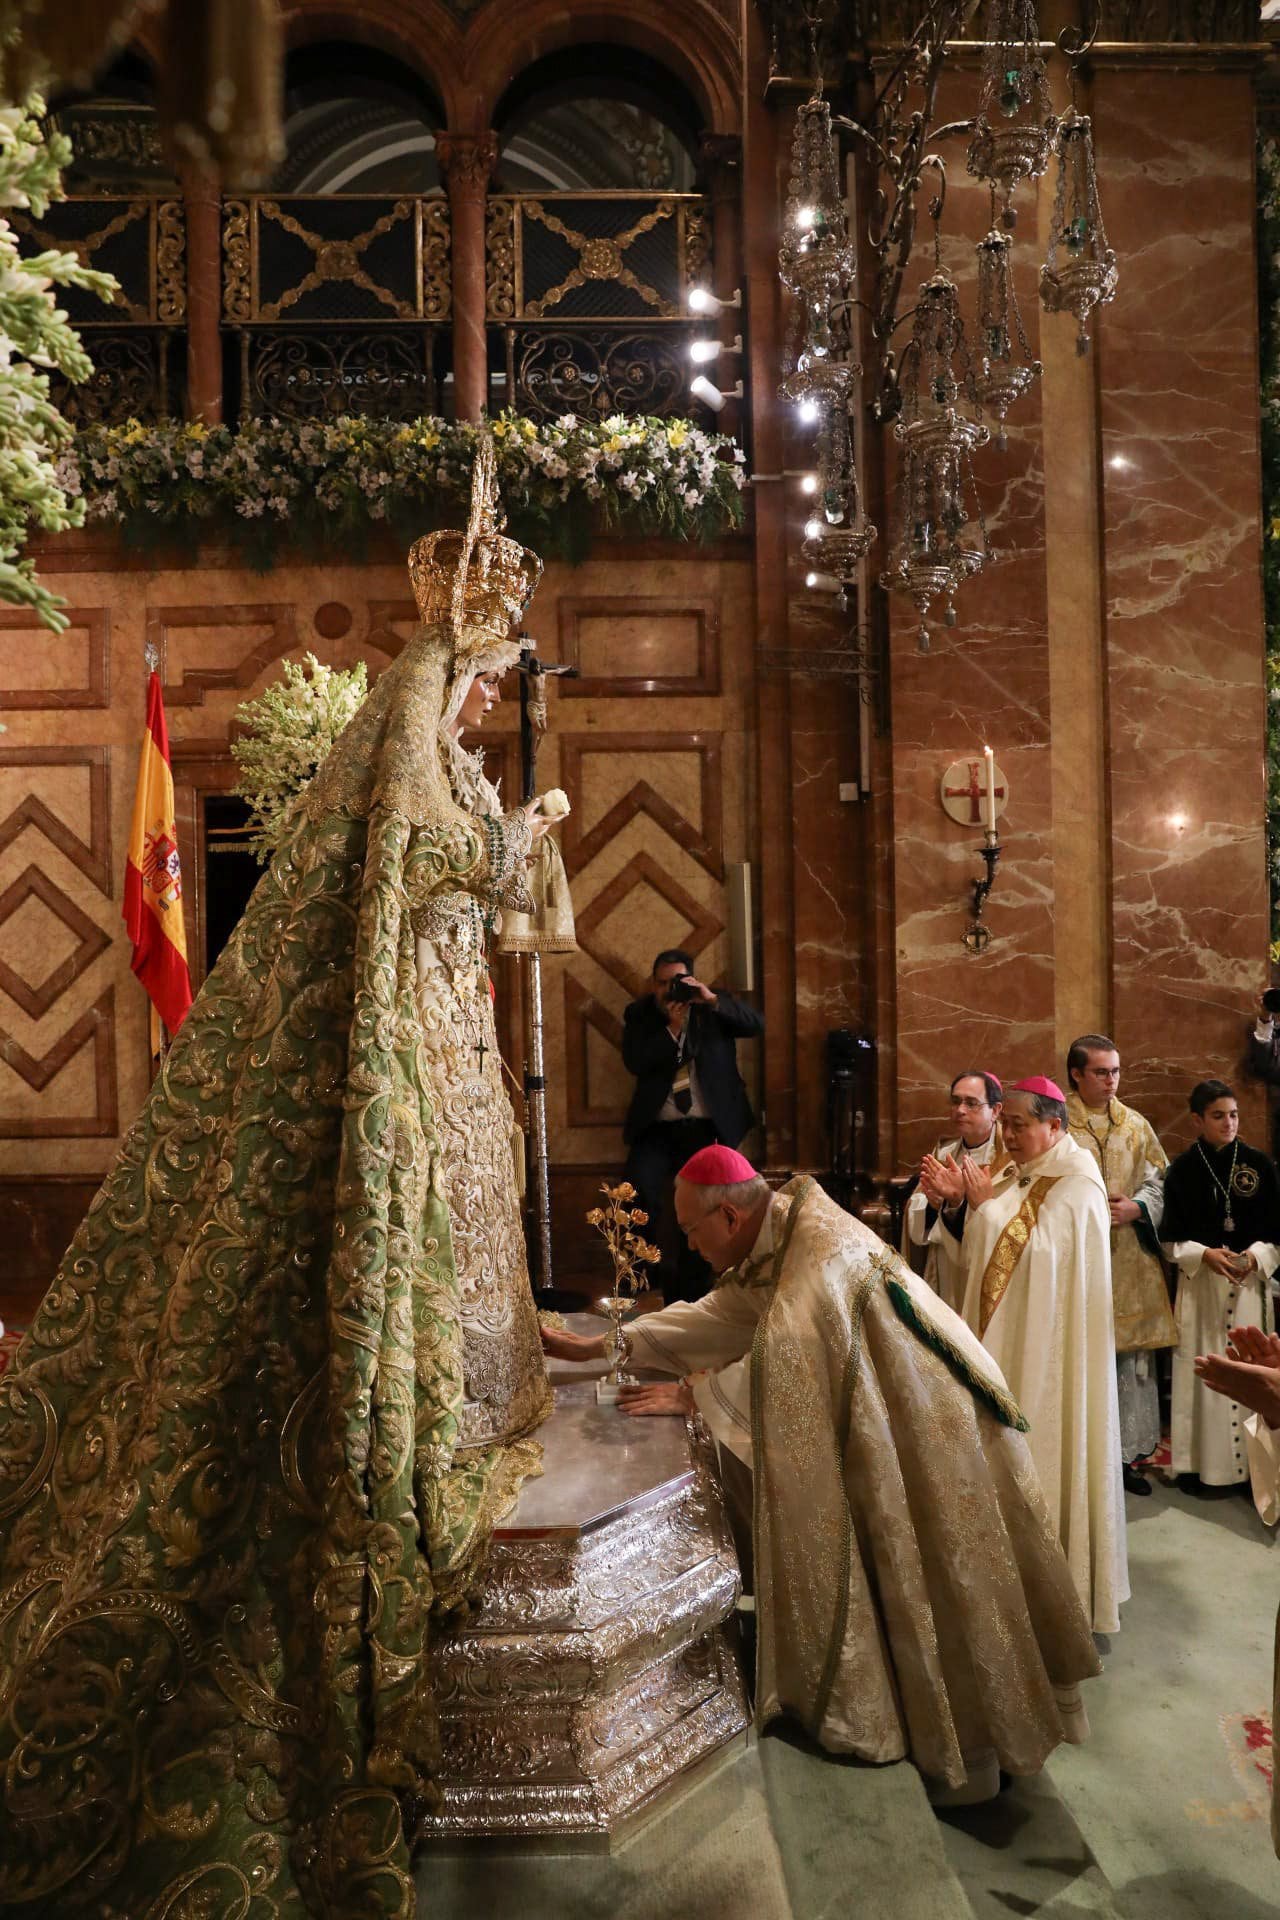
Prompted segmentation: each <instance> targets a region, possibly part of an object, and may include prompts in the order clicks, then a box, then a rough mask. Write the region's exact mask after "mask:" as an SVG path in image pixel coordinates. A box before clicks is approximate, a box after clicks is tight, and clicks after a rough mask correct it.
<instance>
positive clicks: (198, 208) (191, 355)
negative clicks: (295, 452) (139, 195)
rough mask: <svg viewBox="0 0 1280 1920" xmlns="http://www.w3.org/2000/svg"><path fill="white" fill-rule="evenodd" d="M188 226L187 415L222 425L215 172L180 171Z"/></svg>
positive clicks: (206, 169)
mask: <svg viewBox="0 0 1280 1920" xmlns="http://www.w3.org/2000/svg"><path fill="white" fill-rule="evenodd" d="M182 200H183V206H184V208H185V211H186V222H187V414H188V417H189V418H190V419H192V420H203V421H204V423H205V425H206V426H207V427H216V426H218V425H219V424H220V423H221V420H222V333H221V319H222V195H221V190H220V187H219V183H218V176H217V173H216V171H215V170H214V169H213V168H211V167H207V166H200V165H198V164H197V163H196V162H194V161H191V162H188V163H187V164H186V165H185V166H184V167H183V169H182Z"/></svg>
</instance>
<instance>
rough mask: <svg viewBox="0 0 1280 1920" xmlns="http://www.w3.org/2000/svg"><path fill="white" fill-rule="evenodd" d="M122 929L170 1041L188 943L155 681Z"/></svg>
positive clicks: (186, 988)
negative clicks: (123, 926) (183, 923)
mask: <svg viewBox="0 0 1280 1920" xmlns="http://www.w3.org/2000/svg"><path fill="white" fill-rule="evenodd" d="M124 923H125V926H126V927H127V928H128V930H129V938H130V939H131V940H132V942H133V962H132V965H133V970H134V972H135V973H136V974H137V976H138V978H139V980H141V982H142V984H143V986H144V987H145V988H146V990H147V992H148V993H149V994H150V996H151V1000H152V1004H153V1005H154V1007H155V1009H156V1012H157V1013H158V1014H159V1016H160V1018H161V1020H162V1021H163V1022H164V1025H165V1026H166V1027H167V1028H168V1030H169V1032H170V1034H174V1033H176V1032H177V1031H178V1028H179V1027H180V1026H181V1025H182V1022H183V1021H184V1020H185V1019H186V1016H187V1010H188V1008H189V1007H190V1005H191V975H190V972H189V971H188V968H187V936H186V933H185V931H184V929H183V925H182V868H181V865H180V864H179V861H178V836H177V826H176V822H175V819H174V807H173V774H172V773H171V771H170V768H169V731H168V728H167V727H166V726H165V723H164V701H163V699H162V698H161V694H160V676H159V674H157V673H153V674H152V675H151V678H150V680H149V681H148V682H147V731H146V733H145V734H144V735H143V739H142V760H141V763H140V764H139V767H138V792H137V795H136V797H135V799H134V803H133V825H132V827H131V828H130V830H129V858H128V861H127V862H126V864H125V870H124Z"/></svg>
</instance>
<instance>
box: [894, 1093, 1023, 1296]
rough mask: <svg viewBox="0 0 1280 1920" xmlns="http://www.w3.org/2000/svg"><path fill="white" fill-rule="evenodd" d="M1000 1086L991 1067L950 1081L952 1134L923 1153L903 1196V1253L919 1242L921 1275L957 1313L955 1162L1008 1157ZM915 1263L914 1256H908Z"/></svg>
mask: <svg viewBox="0 0 1280 1920" xmlns="http://www.w3.org/2000/svg"><path fill="white" fill-rule="evenodd" d="M1003 1092H1004V1090H1003V1088H1002V1087H1001V1085H1000V1082H999V1081H998V1080H997V1079H996V1076H995V1075H994V1073H978V1072H975V1073H959V1074H957V1075H956V1077H955V1079H954V1080H953V1081H952V1082H951V1118H952V1121H953V1123H954V1125H955V1129H956V1134H955V1138H954V1139H951V1140H942V1141H939V1143H938V1145H937V1146H936V1147H935V1148H934V1150H933V1152H932V1153H927V1154H926V1155H925V1157H924V1162H923V1164H922V1166H921V1168H920V1180H919V1184H918V1185H917V1187H916V1190H915V1192H914V1193H913V1194H912V1196H911V1198H910V1199H909V1200H908V1202H907V1211H906V1219H905V1223H904V1230H903V1248H902V1251H903V1253H904V1255H908V1257H909V1256H910V1250H911V1249H913V1248H921V1249H923V1252H924V1277H925V1279H926V1280H927V1281H928V1283H929V1285H930V1286H931V1287H932V1288H933V1290H934V1292H935V1293H936V1294H937V1295H938V1297H939V1298H940V1299H942V1300H945V1301H946V1303H947V1305H948V1306H949V1307H952V1308H954V1310H955V1311H956V1312H957V1313H958V1312H959V1311H960V1308H961V1306H962V1304H963V1302H964V1280H965V1272H964V1251H963V1248H962V1245H961V1238H962V1235H963V1232H964V1184H963V1182H962V1181H961V1179H960V1168H961V1167H962V1166H963V1164H964V1162H965V1161H966V1160H968V1159H973V1160H976V1161H977V1163H978V1165H979V1166H980V1167H990V1168H991V1171H992V1172H993V1173H996V1172H998V1171H999V1169H1000V1168H1001V1167H1002V1166H1005V1165H1007V1163H1008V1158H1009V1156H1008V1154H1007V1153H1006V1152H1005V1150H1004V1140H1003V1138H1002V1137H1001V1133H1000V1105H1001V1100H1002V1098H1003ZM911 1264H912V1265H913V1266H916V1267H917V1268H918V1266H919V1262H918V1260H913V1261H912V1262H911Z"/></svg>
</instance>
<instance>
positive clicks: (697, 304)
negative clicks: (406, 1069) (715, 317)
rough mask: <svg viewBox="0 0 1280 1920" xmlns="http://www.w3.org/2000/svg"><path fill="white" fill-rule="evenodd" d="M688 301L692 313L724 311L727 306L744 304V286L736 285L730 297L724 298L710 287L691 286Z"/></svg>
mask: <svg viewBox="0 0 1280 1920" xmlns="http://www.w3.org/2000/svg"><path fill="white" fill-rule="evenodd" d="M688 301H689V311H690V313H723V312H724V310H725V308H726V307H740V306H741V305H742V288H741V287H735V288H734V290H733V292H732V293H731V294H730V295H729V297H728V299H727V300H722V299H721V298H720V296H719V294H716V293H712V292H711V290H710V288H709V287H690V289H689V294H688Z"/></svg>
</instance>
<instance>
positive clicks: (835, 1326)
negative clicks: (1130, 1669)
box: [543, 1147, 1098, 1798]
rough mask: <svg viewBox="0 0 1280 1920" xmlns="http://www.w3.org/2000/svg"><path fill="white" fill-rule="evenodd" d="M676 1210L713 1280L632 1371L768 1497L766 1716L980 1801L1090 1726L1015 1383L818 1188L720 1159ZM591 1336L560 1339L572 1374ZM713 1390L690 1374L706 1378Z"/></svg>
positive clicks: (1073, 1632)
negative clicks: (695, 1412)
mask: <svg viewBox="0 0 1280 1920" xmlns="http://www.w3.org/2000/svg"><path fill="white" fill-rule="evenodd" d="M676 1212H677V1216H678V1218H679V1220H680V1224H681V1226H682V1228H683V1230H684V1232H685V1234H686V1235H687V1236H688V1239H689V1241H690V1243H691V1244H692V1245H694V1246H695V1247H696V1248H697V1249H698V1251H699V1252H700V1253H702V1254H703V1256H704V1257H705V1258H706V1259H707V1260H708V1261H709V1263H710V1264H711V1266H712V1267H713V1268H714V1270H715V1272H716V1273H717V1275H718V1276H719V1279H718V1282H717V1286H716V1288H715V1290H714V1292H712V1293H711V1294H710V1295H709V1296H708V1297H707V1298H705V1299H703V1300H699V1301H697V1302H694V1303H692V1304H687V1305H686V1304H683V1303H680V1304H677V1305H674V1306H671V1307H667V1308H665V1309H664V1310H663V1311H662V1312H660V1313H655V1314H649V1315H645V1316H643V1317H642V1318H641V1319H640V1320H638V1321H637V1322H636V1323H635V1324H634V1325H633V1326H632V1327H631V1329H630V1331H629V1340H630V1348H631V1356H630V1357H631V1363H632V1364H633V1365H636V1366H642V1367H647V1368H652V1369H655V1370H657V1371H659V1372H663V1373H668V1374H675V1375H688V1374H690V1373H692V1375H693V1377H692V1380H691V1381H690V1382H689V1385H688V1387H685V1386H680V1385H676V1386H666V1387H657V1388H655V1387H641V1388H638V1389H636V1390H635V1393H634V1396H633V1398H632V1402H631V1404H632V1409H633V1410H634V1411H637V1412H646V1411H652V1412H676V1411H678V1410H679V1409H680V1407H681V1406H682V1404H683V1403H684V1400H685V1396H686V1394H688V1395H691V1398H692V1401H693V1402H694V1403H695V1404H696V1405H697V1407H698V1408H699V1410H700V1411H701V1412H702V1414H703V1415H704V1417H705V1419H706V1421H707V1423H708V1425H709V1426H710V1427H711V1430H712V1432H713V1433H714V1434H715V1436H716V1438H717V1440H718V1441H719V1443H720V1445H721V1447H722V1448H723V1449H725V1450H727V1451H728V1452H729V1454H730V1455H731V1457H735V1458H736V1459H737V1460H739V1461H740V1462H742V1463H743V1464H744V1465H746V1466H748V1467H749V1468H750V1471H751V1474H752V1478H753V1483H754V1489H753V1490H754V1549H755V1601H756V1619H757V1673H756V1712H757V1716H758V1719H759V1721H760V1723H761V1724H762V1725H763V1724H765V1723H766V1722H768V1721H770V1720H772V1719H774V1718H775V1717H776V1716H778V1715H782V1714H789V1715H791V1716H794V1717H795V1718H796V1719H798V1720H799V1721H801V1722H802V1724H803V1725H804V1726H805V1728H806V1729H807V1730H808V1732H809V1733H810V1734H811V1735H812V1737H813V1738H814V1739H815V1740H817V1741H818V1742H819V1743H820V1744H821V1745H822V1746H824V1747H826V1748H828V1749H829V1750H830V1751H832V1752H835V1753H852V1754H856V1755H858V1756H859V1757H860V1758H861V1759H864V1760H870V1761H888V1760H901V1759H904V1758H910V1759H911V1760H912V1761H914V1763H915V1765H916V1766H917V1767H918V1768H919V1769H920V1771H921V1773H922V1774H924V1775H925V1776H926V1780H927V1781H928V1782H929V1783H930V1785H931V1787H932V1788H933V1790H934V1791H935V1792H945V1791H948V1790H950V1791H951V1792H952V1793H954V1794H957V1795H962V1796H963V1797H965V1798H982V1797H984V1796H986V1795H989V1794H991V1793H993V1792H994V1791H995V1790H996V1787H997V1784H998V1771H999V1769H1000V1768H1001V1767H1003V1768H1004V1769H1005V1770H1006V1771H1008V1772H1010V1773H1017V1774H1025V1773H1034V1772H1036V1771H1038V1769H1039V1768H1040V1767H1041V1766H1042V1765H1043V1764H1044V1761H1045V1759H1046V1758H1047V1756H1048V1755H1049V1754H1050V1753H1051V1752H1052V1751H1053V1749H1054V1748H1055V1747H1056V1746H1058V1745H1059V1744H1060V1742H1062V1741H1064V1740H1072V1741H1075V1740H1079V1739H1080V1738H1082V1737H1083V1735H1084V1733H1085V1732H1086V1730H1087V1724H1086V1722H1085V1720H1084V1716H1083V1708H1082V1706H1081V1703H1080V1698H1079V1693H1078V1691H1077V1688H1078V1683H1079V1681H1080V1680H1082V1679H1083V1678H1085V1676H1087V1675H1089V1674H1093V1673H1096V1672H1097V1671H1098V1659H1097V1654H1096V1652H1095V1650H1094V1647H1093V1643H1092V1640H1091V1638H1090V1635H1089V1630H1088V1622H1087V1621H1086V1619H1085V1617H1084V1613H1083V1611H1082V1609H1081V1607H1080V1603H1079V1600H1078V1599H1077V1596H1076V1593H1075V1590H1074V1587H1073V1584H1072V1580H1071V1576H1070V1572H1069V1570H1068V1568H1067V1565H1066V1562H1065V1560H1064V1558H1063V1555H1062V1552H1061V1549H1060V1548H1059V1546H1058V1543H1057V1541H1056V1539H1055V1538H1054V1532H1053V1526H1052V1523H1051V1521H1050V1518H1049V1515H1048V1512H1047V1510H1046V1508H1045V1503H1044V1499H1043V1496H1042V1494H1041V1492H1040V1488H1039V1485H1038V1483H1037V1480H1036V1475H1035V1470H1034V1467H1033V1465H1032V1462H1031V1455H1030V1450H1029V1448H1028V1445H1027V1442H1026V1440H1025V1439H1024V1438H1023V1425H1024V1423H1023V1420H1022V1416H1021V1414H1020V1413H1019V1411H1018V1408H1017V1406H1016V1405H1015V1404H1014V1402H1013V1401H1012V1399H1011V1398H1010V1395H1009V1393H1008V1390H1007V1388H1006V1387H1005V1384H1004V1381H1003V1379H1002V1378H1001V1376H1000V1373H999V1370H998V1368H997V1367H995V1366H994V1365H993V1364H992V1362H991V1359H990V1357H989V1356H988V1355H987V1354H985V1353H984V1352H983V1350H982V1347H981V1345H980V1344H979V1342H978V1341H977V1340H975V1339H974V1338H973V1336H972V1334H970V1333H969V1331H968V1329H967V1328H966V1327H965V1326H964V1325H963V1323H962V1322H961V1321H960V1320H959V1319H958V1317H957V1316H956V1315H955V1314H953V1313H952V1312H951V1311H950V1309H949V1308H947V1307H946V1306H944V1305H943V1304H942V1302H941V1301H939V1300H938V1299H937V1297H936V1296H935V1295H934V1294H933V1293H932V1292H931V1291H930V1289H929V1288H928V1287H926V1286H925V1284H924V1282H923V1281H921V1280H920V1279H918V1278H917V1277H916V1276H915V1275H914V1274H912V1273H911V1272H910V1271H909V1269H908V1268H907V1267H906V1266H905V1265H904V1263H903V1262H902V1260H901V1259H900V1258H899V1257H898V1255H897V1254H896V1253H894V1252H892V1251H891V1250H890V1249H889V1248H888V1247H886V1246H885V1245H884V1243H883V1242H882V1241H880V1240H878V1239H877V1238H876V1236H875V1234H873V1233H872V1232H871V1231H870V1229H869V1228H867V1227H864V1226H863V1225H862V1224H861V1223H860V1222H859V1221H857V1220H854V1219H853V1218H852V1217H851V1216H850V1215H849V1214H847V1213H845V1212H843V1211H842V1210H841V1208H839V1207H838V1206H837V1205H836V1204H835V1202H834V1201H832V1200H831V1199H829V1198H828V1196H827V1195H826V1194H825V1193H824V1192H823V1191H822V1189H821V1188H820V1187H819V1186H818V1185H817V1183H816V1182H815V1181H813V1180H811V1179H809V1178H807V1177H803V1176H802V1177H801V1178H799V1179H795V1180H792V1181H791V1182H789V1184H788V1185H787V1186H785V1187H784V1188H783V1189H782V1191H781V1192H780V1193H777V1194H772V1193H771V1192H770V1190H769V1188H768V1186H767V1185H766V1183H765V1182H764V1180H763V1179H762V1178H761V1177H760V1176H759V1175H758V1174H757V1173H756V1171H755V1169H754V1168H753V1167H752V1165H751V1163H750V1161H748V1160H745V1159H743V1157H742V1155H741V1154H738V1153H734V1152H732V1151H731V1150H729V1149H727V1148H724V1147H707V1148H704V1149H703V1150H702V1151H701V1152H700V1153H697V1154H695V1155H694V1156H693V1158H692V1159H691V1160H690V1161H688V1162H687V1164H686V1165H685V1166H684V1167H683V1168H682V1170H681V1173H680V1177H679V1179H678V1180H677V1182H676ZM607 1337H608V1336H601V1337H599V1338H596V1339H592V1338H588V1337H586V1336H584V1335H578V1334H571V1333H568V1334H566V1333H551V1332H545V1333H544V1335H543V1341H544V1344H545V1346H546V1348H547V1350H548V1352H550V1353H552V1354H554V1355H556V1356H557V1357H559V1358H562V1359H589V1358H593V1357H595V1356H597V1355H600V1354H602V1353H603V1350H604V1345H605V1341H606V1339H607ZM695 1369H696V1370H705V1371H694V1370H695Z"/></svg>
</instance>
